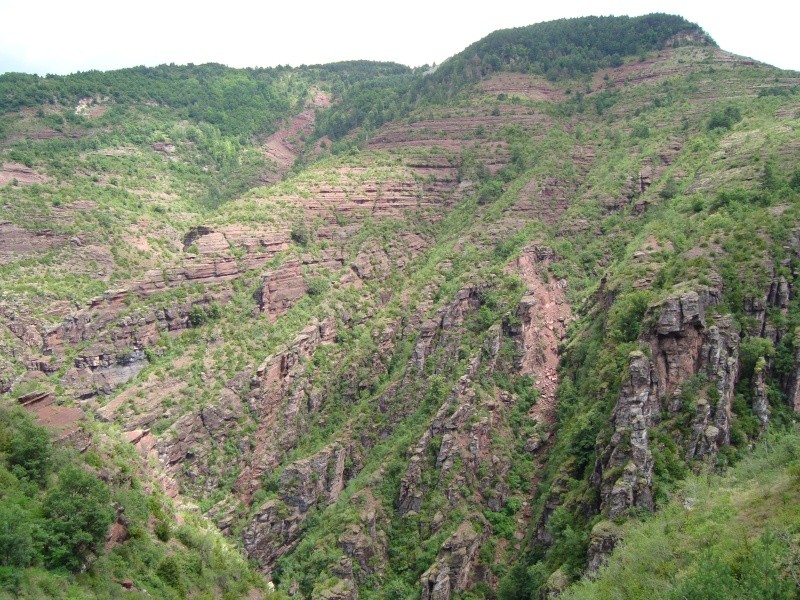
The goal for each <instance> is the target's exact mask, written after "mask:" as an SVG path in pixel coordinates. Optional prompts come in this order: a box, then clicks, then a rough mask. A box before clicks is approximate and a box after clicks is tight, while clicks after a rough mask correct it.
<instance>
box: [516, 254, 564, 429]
mask: <svg viewBox="0 0 800 600" xmlns="http://www.w3.org/2000/svg"><path fill="white" fill-rule="evenodd" d="M552 258H553V257H552V254H551V253H550V252H548V251H547V250H544V249H539V248H537V247H535V246H532V247H528V248H525V249H524V250H523V251H522V254H521V255H520V257H519V259H518V260H517V263H516V265H515V270H516V271H517V272H518V274H519V276H520V278H521V279H522V281H523V282H524V283H525V285H526V286H527V293H526V294H525V295H524V296H523V298H522V302H521V303H520V307H519V316H520V319H521V321H522V352H523V353H522V360H521V364H520V373H521V374H522V375H530V376H532V377H533V378H534V379H535V380H536V386H537V388H538V389H539V391H540V392H541V396H540V397H539V399H538V400H537V402H536V404H535V405H534V406H533V408H532V409H531V416H533V417H534V418H535V419H536V420H537V421H539V422H545V423H547V424H552V423H553V422H555V416H556V389H557V388H558V359H559V354H558V345H559V343H560V342H561V340H562V339H563V338H564V336H565V335H566V326H567V325H568V324H569V321H570V320H571V318H572V311H571V310H570V306H569V303H568V302H567V300H566V298H565V295H564V292H565V290H566V286H567V283H566V281H564V280H557V281H550V280H548V279H546V278H545V277H544V275H543V274H544V273H545V272H546V268H547V265H548V264H549V262H550V261H551V260H552Z"/></svg>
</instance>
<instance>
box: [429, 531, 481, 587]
mask: <svg viewBox="0 0 800 600" xmlns="http://www.w3.org/2000/svg"><path fill="white" fill-rule="evenodd" d="M476 519H478V518H477V517H476ZM488 527H489V524H488V523H486V522H485V521H483V520H482V519H478V520H477V521H476V522H473V521H471V520H465V521H464V522H463V523H462V524H461V525H460V526H459V527H458V529H457V530H456V531H455V533H453V535H451V536H450V538H449V539H448V540H447V541H446V542H445V543H444V544H442V547H441V549H440V550H439V556H438V557H437V558H436V562H435V563H434V564H433V565H431V567H430V568H429V569H428V570H427V571H425V572H424V573H423V574H422V577H420V583H421V584H422V596H421V600H450V598H452V594H453V592H462V591H464V590H466V589H467V588H468V587H469V586H470V583H471V578H472V576H473V568H472V563H473V561H474V560H475V558H476V556H477V554H478V552H479V551H480V548H481V544H483V543H484V542H485V541H486V537H487V531H488ZM476 529H478V530H480V532H481V533H478V531H476Z"/></svg>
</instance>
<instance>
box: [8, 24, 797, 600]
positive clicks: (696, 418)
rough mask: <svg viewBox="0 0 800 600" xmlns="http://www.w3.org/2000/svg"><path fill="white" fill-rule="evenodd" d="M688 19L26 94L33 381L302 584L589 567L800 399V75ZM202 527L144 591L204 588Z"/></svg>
mask: <svg viewBox="0 0 800 600" xmlns="http://www.w3.org/2000/svg"><path fill="white" fill-rule="evenodd" d="M661 17H662V16H659V15H656V16H655V17H654V19H655V22H656V23H658V22H659V21H658V19H660V18H661ZM609 19H610V20H602V21H595V20H592V19H588V20H585V21H581V22H580V26H581V27H584V26H588V25H596V24H597V23H600V22H603V23H615V24H616V25H615V26H620V27H623V28H628V29H626V31H629V30H630V29H629V28H630V24H631V22H632V21H631V20H627V19H622V20H614V19H612V18H609ZM643 22H647V21H646V20H644V21H643V20H642V19H639V20H638V21H636V23H643ZM665 23H666V25H665V26H666V30H668V31H669V32H671V33H670V35H666V34H664V35H661V34H659V35H657V36H655V37H654V39H658V40H660V41H659V44H658V47H657V48H649V49H637V52H635V53H634V55H630V56H627V57H626V58H625V59H624V60H621V61H618V60H615V59H613V54H614V53H608V54H607V55H603V56H600V57H597V56H588V58H587V57H586V56H579V57H578V58H576V59H575V61H573V63H572V67H569V65H567V66H564V65H563V64H561V65H560V66H558V64H559V63H557V61H556V62H554V63H553V64H556V65H557V66H558V68H557V69H556V71H550V73H551V77H550V78H548V77H546V76H545V75H546V74H547V73H548V69H546V68H541V67H540V66H537V67H535V68H533V70H531V69H530V68H529V65H526V66H525V69H524V72H517V71H514V70H513V69H511V70H508V69H505V68H497V67H496V66H493V61H492V60H489V59H488V58H486V57H479V58H480V61H479V63H475V64H473V65H471V66H470V73H462V74H463V75H464V77H463V80H460V81H457V80H456V79H455V78H454V76H453V75H452V74H453V73H455V72H456V71H457V69H451V70H450V71H448V70H445V71H443V72H442V73H441V74H438V75H437V73H438V71H437V73H434V74H433V75H427V76H423V75H421V74H420V73H412V72H409V71H407V70H405V69H402V68H398V66H395V65H379V64H375V63H363V62H356V63H345V64H338V65H328V66H321V67H309V68H308V69H307V70H306V71H302V70H299V69H298V70H288V71H287V70H283V71H281V70H276V71H269V72H266V71H265V72H264V77H265V79H264V80H263V81H262V82H261V83H259V82H258V81H249V80H246V79H241V78H240V75H241V73H240V70H234V71H233V72H231V71H229V70H226V69H217V68H216V67H215V68H213V69H211V71H212V73H211V75H210V77H211V86H210V87H209V90H212V91H213V90H217V91H218V92H219V93H218V94H216V92H215V93H213V94H207V95H206V96H205V97H204V98H205V99H203V98H201V101H200V102H199V103H198V104H197V105H192V104H191V103H190V102H187V101H186V100H188V99H190V98H191V96H189V95H185V91H180V90H179V91H180V93H178V94H177V95H176V96H175V98H176V100H175V102H174V104H175V106H171V105H169V103H162V104H159V105H150V104H148V103H147V102H143V101H140V100H136V101H135V102H128V101H124V102H123V101H122V100H120V99H117V100H114V101H112V100H111V99H110V98H109V99H104V97H100V98H97V97H93V98H88V97H87V98H88V99H87V100H86V101H85V102H83V103H81V104H79V105H78V106H77V108H73V107H72V105H70V106H68V107H67V108H66V109H62V108H60V107H59V105H52V104H47V103H45V104H39V108H38V109H33V108H32V107H28V108H22V109H19V106H17V105H15V106H14V108H15V110H12V111H8V110H6V112H5V113H4V114H3V117H2V121H1V123H2V127H0V132H3V134H4V138H3V140H4V141H3V153H4V156H3V161H2V162H3V169H4V172H7V173H8V175H7V180H8V184H6V185H5V187H3V188H2V190H0V193H2V194H3V200H4V202H3V205H2V211H1V212H0V218H2V219H3V221H2V223H0V228H1V229H0V230H1V231H2V233H3V240H2V241H0V257H3V261H4V263H3V271H2V272H3V281H4V285H3V291H2V300H0V334H2V337H0V344H2V348H3V359H2V360H3V364H2V365H0V384H1V385H2V388H3V391H5V392H8V395H9V398H8V400H7V401H8V402H9V403H10V402H12V400H21V401H22V403H23V404H26V405H29V406H30V407H33V406H34V405H38V406H39V407H40V409H37V410H38V413H37V414H39V415H40V418H44V419H45V420H47V419H48V418H50V419H51V420H56V421H57V420H58V418H59V415H62V414H63V415H64V419H63V420H62V421H60V422H61V424H62V434H60V435H61V437H63V438H64V439H72V440H83V441H82V442H80V443H87V442H86V440H87V439H88V443H89V447H91V444H92V443H96V442H92V441H91V439H92V436H96V435H98V433H97V432H98V431H99V432H106V431H108V432H109V435H121V436H122V438H123V439H127V440H128V443H129V444H130V447H131V448H132V449H135V450H136V453H138V456H139V457H140V458H138V459H134V458H133V456H135V453H133V452H131V455H132V458H131V460H139V461H141V463H140V464H141V469H142V471H141V472H142V473H143V474H144V473H147V475H142V477H145V478H148V477H149V478H152V481H153V482H154V484H155V483H157V485H158V486H160V487H161V489H162V490H163V493H164V494H165V495H166V496H171V497H172V498H173V500H171V501H170V500H161V499H159V502H162V503H169V502H175V503H179V504H180V503H183V502H187V503H190V504H194V505H196V506H197V507H198V510H199V512H200V513H202V514H203V515H204V516H203V517H202V518H205V519H210V520H211V521H212V522H214V523H215V524H216V525H217V527H218V528H219V529H220V530H221V531H222V532H223V533H224V534H226V535H227V536H228V538H229V540H231V542H232V543H240V544H241V547H242V549H243V551H244V552H245V553H246V555H247V556H248V557H249V558H250V559H253V560H255V561H258V563H259V566H260V568H261V570H262V572H263V573H264V574H265V575H267V576H268V577H269V578H271V583H272V584H274V586H275V587H276V588H277V591H276V592H275V593H276V594H277V595H278V597H280V596H281V595H282V594H290V595H294V596H295V597H297V596H298V595H299V596H300V597H309V598H327V599H333V598H340V599H353V598H359V597H361V598H373V597H374V598H377V597H393V598H407V597H422V598H425V599H428V598H437V599H439V600H442V599H445V598H458V597H461V598H471V597H475V598H480V597H488V598H492V597H501V598H504V599H510V598H528V597H535V595H536V594H551V593H552V594H555V593H558V592H560V591H561V590H562V589H563V588H564V587H565V586H566V585H567V584H568V583H570V582H572V581H575V580H578V579H579V578H581V577H582V576H583V575H584V573H585V572H586V568H587V564H588V565H591V569H595V568H597V567H598V566H599V565H601V564H602V563H603V562H604V561H605V560H606V558H607V555H608V554H610V553H611V551H612V549H613V547H614V545H615V543H616V541H617V537H616V532H615V531H614V530H613V528H606V529H604V528H603V526H601V525H600V524H602V523H603V522H608V520H612V521H613V520H615V519H616V520H618V519H629V518H636V515H637V514H639V513H640V512H642V511H643V512H648V511H651V510H653V509H656V508H658V507H659V506H661V505H663V504H665V503H666V502H667V501H668V499H669V497H670V495H671V494H673V493H674V491H675V490H676V489H677V488H676V486H677V482H678V481H680V480H681V479H682V478H683V477H684V476H685V475H686V473H687V472H688V471H689V470H703V469H723V468H724V467H725V465H727V464H728V463H730V462H735V461H736V460H738V459H739V458H740V457H741V456H743V455H746V454H747V452H748V447H749V446H750V445H752V444H755V443H756V441H757V440H759V439H760V437H761V436H762V435H763V432H764V431H766V429H767V428H774V429H778V430H788V429H791V427H792V426H791V423H792V422H793V420H795V417H794V416H793V412H794V411H796V410H797V403H798V400H797V393H796V388H797V385H796V379H797V372H798V370H797V361H796V353H797V347H796V341H795V336H794V334H793V332H794V330H795V329H796V327H797V325H798V314H800V313H798V311H797V303H796V295H795V292H794V285H795V280H796V277H797V275H796V273H797V264H798V260H799V259H798V250H800V246H798V244H797V240H798V239H800V238H798V237H797V226H796V222H797V220H796V215H797V208H796V205H797V200H798V185H797V181H796V180H797V179H798V175H797V172H796V166H795V163H796V157H797V150H798V147H799V146H798V142H797V115H798V109H797V101H798V100H797V90H798V85H800V77H798V76H797V74H796V73H790V72H785V71H779V70H775V69H772V68H770V67H768V66H765V65H761V64H758V63H755V62H754V61H749V60H747V59H742V58H741V57H736V56H734V55H731V54H729V53H727V52H724V51H722V50H720V49H719V48H717V47H716V46H715V45H713V44H712V43H709V42H708V40H707V39H705V38H703V37H697V38H691V39H688V40H685V41H686V42H687V43H686V44H684V45H675V44H671V45H669V46H667V47H665V46H664V44H663V42H664V40H667V39H670V38H671V37H672V35H674V33H675V32H674V29H675V28H677V29H678V32H679V33H680V32H681V31H692V32H694V31H697V26H694V25H692V24H689V23H687V22H685V21H683V20H681V19H679V18H674V19H672V18H670V19H667V20H666V22H665ZM575 25H576V22H572V21H563V22H558V27H561V28H562V29H563V28H564V27H567V28H569V27H572V26H575ZM535 28H536V26H532V28H525V31H526V32H527V31H535V30H536V29H535ZM576 31H578V32H580V27H579V28H578V30H576ZM700 31H701V30H700ZM493 35H494V34H493ZM508 35H511V34H510V33H504V34H503V36H508ZM631 35H632V36H633V39H635V38H636V36H637V35H638V33H637V32H634V33H632V34H631ZM501 37H502V36H501ZM489 38H491V36H489ZM489 38H485V39H489ZM484 41H485V40H482V41H481V42H478V43H477V44H481V43H482V42H484ZM467 50H469V48H468V49H467ZM645 50H646V51H645ZM465 52H466V51H465ZM462 54H463V53H462ZM556 58H557V57H555V58H554V59H553V60H556ZM606 60H607V61H610V62H608V64H606V62H604V61H606ZM501 62H502V61H501ZM617 63H619V64H617ZM582 65H586V68H587V69H589V71H588V72H586V73H584V72H583V71H582V70H581V69H582V68H583V66H582ZM204 68H207V67H206V66H202V67H198V69H200V71H203V69H204ZM351 68H352V69H354V72H352V73H350V72H348V71H347V69H351ZM448 69H450V68H449V67H448ZM179 71H181V72H191V69H189V70H188V71H187V69H183V68H179ZM343 71H344V72H343ZM532 71H533V72H532ZM258 73H260V71H259V72H258ZM575 73H579V75H578V76H577V77H575V76H574V74H575ZM117 76H119V74H118V73H117V74H114V77H117ZM432 76H437V77H443V79H442V81H443V82H445V83H444V84H442V85H443V86H444V88H446V89H437V90H436V91H435V92H434V93H429V92H430V90H428V89H426V88H425V86H424V85H423V86H420V85H419V83H418V82H425V81H426V80H427V81H429V82H430V81H432V80H430V79H429V78H430V77H432ZM445 76H446V77H445ZM460 76H461V75H459V77H460ZM362 77H365V78H366V79H361V78H362ZM447 77H449V79H447ZM12 79H13V78H12ZM415 81H416V82H417V83H415ZM140 83H141V82H140ZM2 84H3V77H0V86H1V85H2ZM262 84H263V85H262ZM215 86H216V87H215ZM251 86H255V89H259V90H261V91H262V92H263V94H262V95H261V96H257V100H256V101H253V102H250V103H246V104H244V105H242V106H240V105H239V103H238V102H237V98H238V96H239V95H241V94H242V93H244V90H247V89H249V88H250V87H251ZM259 86H261V87H259ZM415 86H417V87H415ZM181 89H182V88H181ZM26 93H28V94H29V95H30V97H31V98H32V100H31V101H33V99H36V100H37V101H41V100H42V98H41V97H39V96H37V95H36V94H38V93H39V92H38V91H36V90H35V89H33V91H31V90H28V91H27V92H26ZM184 96H185V98H184ZM328 96H330V97H331V99H332V103H330V104H328V100H327V97H328ZM19 100H20V99H19V98H17V99H13V98H12V99H11V100H9V101H10V102H12V103H18V102H19ZM262 100H263V102H264V104H263V105H262V104H259V102H261V101H262ZM9 106H11V105H9ZM18 109H19V110H18ZM262 109H263V110H262ZM254 114H257V115H258V117H257V118H253V117H252V115H254ZM270 134H271V136H270ZM293 157H296V158H294V161H295V162H294V165H292V166H291V167H290V164H289V163H290V162H292V160H293ZM9 165H10V166H9ZM14 174H17V175H19V177H18V178H17V176H16V175H14ZM23 174H24V175H23ZM15 178H16V182H14V181H13V180H14V179H15ZM754 234H755V235H754ZM78 408H79V409H80V411H77V412H75V411H76V409H78ZM63 411H67V412H63ZM81 411H82V412H83V414H86V415H87V417H86V420H82V419H80V418H77V417H79V416H80V414H81ZM87 433H88V434H90V435H89V436H88V438H87V437H86V434H87ZM3 452H4V453H5V452H6V449H5V446H3ZM104 460H105V459H104ZM57 479H58V477H57V476H56V480H57ZM46 485H51V484H50V483H47V484H46ZM53 485H56V484H55V483H53ZM114 485H117V484H114ZM125 485H127V484H125ZM148 485H149V484H148ZM42 489H43V491H42V492H41V493H42V494H45V495H46V493H47V492H46V491H44V490H45V488H42ZM124 489H125V488H124V485H122V486H121V487H119V489H117V488H113V490H112V491H113V493H114V494H120V490H124ZM147 493H148V494H151V495H153V494H155V495H158V494H159V493H160V492H158V491H157V487H155V485H154V487H152V488H149V487H148V492H147ZM159 498H161V496H159ZM4 501H5V500H4ZM127 510H132V508H129V509H127ZM154 510H155V509H154ZM159 510H162V512H163V510H165V509H163V508H162V509H159ZM123 512H124V511H123ZM31 514H32V513H31ZM137 514H138V513H137ZM159 514H161V513H159ZM31 518H32V517H31ZM160 518H161V520H162V521H163V520H164V518H165V517H163V516H162V517H160ZM198 518H200V517H198ZM198 522H202V520H201V521H198ZM124 523H125V519H124V518H118V524H119V525H120V527H126V526H125V524H124ZM143 529H144V532H145V533H144V534H145V535H147V536H156V537H157V535H156V534H157V533H158V532H157V531H156V530H155V524H150V525H148V524H145V525H143ZM604 532H605V533H604ZM606 533H607V534H608V535H606ZM601 534H602V535H601ZM184 537H186V536H184ZM789 538H791V530H790V531H789ZM789 538H787V539H789ZM187 539H188V538H187ZM184 541H185V540H184ZM153 543H154V544H155V546H154V547H155V548H160V546H158V542H157V541H154V542H153ZM792 543H794V542H787V544H788V546H787V547H789V548H791V547H792V546H791V544H792ZM176 544H177V543H176ZM176 544H174V545H173V546H172V547H170V549H168V550H167V554H166V555H164V554H163V553H162V555H161V556H160V558H159V561H160V562H159V564H155V563H154V564H153V565H152V566H150V567H149V569H150V571H149V572H148V570H147V569H143V570H141V571H137V572H136V573H135V577H136V578H138V580H137V581H134V582H133V583H134V585H135V587H137V588H139V587H140V586H141V589H145V590H146V589H147V588H148V586H152V585H158V586H160V587H159V588H158V589H159V593H161V594H165V595H168V594H174V595H175V597H180V596H181V594H186V593H187V590H189V589H190V588H191V589H195V588H192V586H194V585H196V584H197V580H196V579H193V577H194V576H193V575H192V573H193V571H192V567H191V564H190V563H189V562H186V561H187V560H188V559H185V558H183V556H184V554H185V552H186V548H188V549H189V550H191V544H189V545H188V546H187V545H186V544H184V545H183V547H181V546H178V545H176ZM181 544H183V541H181ZM122 551H124V544H123V545H122V547H121V549H119V550H116V552H122ZM113 552H114V551H113V550H112V551H111V553H109V554H108V555H107V556H109V557H113V556H115V555H114V554H113ZM158 552H163V551H162V550H158ZM100 554H102V553H100ZM168 558H169V560H167V559H168ZM29 560H30V561H31V562H33V563H35V561H36V560H37V559H36V558H35V557H33V558H30V559H29ZM101 560H102V558H101ZM103 564H108V562H106V563H103ZM6 566H7V565H6V563H4V565H3V567H4V568H5V567H6ZM19 566H20V567H27V566H28V565H27V564H23V565H19ZM12 568H13V567H12ZM91 568H92V567H91V566H90V569H91ZM15 572H17V573H22V575H21V576H20V577H21V579H19V578H18V579H16V580H15V581H17V585H18V586H21V587H18V588H17V591H20V590H21V591H22V592H23V593H24V594H27V595H28V596H29V597H36V595H37V591H36V590H37V589H38V590H39V591H38V593H39V594H42V591H41V589H42V588H37V587H36V585H37V584H36V583H34V582H33V581H34V580H32V579H30V575H26V574H25V573H30V571H25V570H24V569H23V570H22V571H19V570H18V571H15ZM112 572H113V573H114V575H113V576H114V577H117V578H118V579H124V578H125V577H127V576H128V575H126V574H125V573H126V572H125V569H124V568H123V566H122V565H116V566H114V568H113V569H112ZM154 572H155V573H156V574H155V575H153V573H154ZM774 576H775V577H778V578H780V577H781V575H780V574H779V573H776V574H775V575H774ZM25 577H28V579H25ZM92 577H94V580H95V581H99V580H101V579H102V577H101V574H100V573H97V572H94V574H93V575H92ZM248 577H250V575H248ZM253 577H254V578H252V579H248V581H249V582H251V584H252V585H255V586H256V587H257V588H258V587H259V584H257V578H255V576H253ZM73 585H75V586H78V587H79V588H80V589H82V590H84V593H85V594H90V593H92V592H89V591H86V590H87V589H88V588H86V587H85V585H84V586H83V587H81V583H80V581H77V580H76V583H74V584H73ZM260 587H261V588H262V590H263V593H264V594H266V595H267V596H269V594H270V593H271V592H270V591H269V588H268V586H267V585H266V583H264V582H262V583H261V584H260ZM103 589H104V590H105V591H103V592H97V595H98V596H99V597H114V596H113V592H112V591H111V590H112V589H113V586H111V587H109V586H108V585H105V584H104V586H103ZM12 593H13V592H12ZM220 593H221V592H219V591H217V592H212V594H220ZM103 594H106V596H103Z"/></svg>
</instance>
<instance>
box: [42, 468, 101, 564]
mask: <svg viewBox="0 0 800 600" xmlns="http://www.w3.org/2000/svg"><path fill="white" fill-rule="evenodd" d="M110 501H111V495H110V493H109V491H108V488H107V487H106V485H105V484H104V483H103V482H101V481H100V480H99V479H97V478H96V477H94V476H93V475H90V474H89V473H86V472H85V471H83V470H81V469H79V468H77V467H73V466H69V467H67V468H66V469H64V470H63V471H62V472H61V473H60V476H59V482H58V484H57V485H56V486H55V487H53V488H52V489H50V490H49V491H48V492H47V495H46V496H45V498H44V502H43V505H42V513H43V514H44V516H45V518H46V521H45V533H46V541H45V556H46V560H47V563H48V564H49V565H50V566H52V567H64V568H66V569H70V570H72V571H76V570H78V569H80V567H81V566H82V565H83V564H84V561H85V559H86V557H87V556H88V554H89V553H90V552H93V551H94V550H95V549H96V548H97V545H98V544H100V543H101V542H103V541H104V540H105V537H106V533H107V531H108V526H109V525H110V524H111V521H112V520H113V518H114V511H113V510H112V509H111V506H110Z"/></svg>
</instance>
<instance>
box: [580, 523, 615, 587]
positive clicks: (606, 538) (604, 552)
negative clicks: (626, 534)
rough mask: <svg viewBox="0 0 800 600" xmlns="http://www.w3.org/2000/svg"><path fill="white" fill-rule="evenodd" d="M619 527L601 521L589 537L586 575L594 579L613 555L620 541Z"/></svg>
mask: <svg viewBox="0 0 800 600" xmlns="http://www.w3.org/2000/svg"><path fill="white" fill-rule="evenodd" d="M620 533H621V532H620V530H619V527H617V526H616V525H614V524H613V523H611V522H610V521H600V522H599V523H597V524H596V525H595V526H594V527H593V528H592V534H591V536H590V537H589V550H588V553H587V555H588V558H587V561H586V574H587V575H588V576H589V577H592V576H593V575H595V574H596V573H597V571H598V570H599V569H600V567H602V566H603V565H605V564H606V563H607V562H608V559H609V557H610V556H611V553H612V552H613V551H614V548H615V547H616V546H617V544H618V543H619V541H620Z"/></svg>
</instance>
